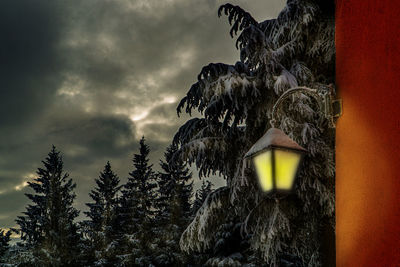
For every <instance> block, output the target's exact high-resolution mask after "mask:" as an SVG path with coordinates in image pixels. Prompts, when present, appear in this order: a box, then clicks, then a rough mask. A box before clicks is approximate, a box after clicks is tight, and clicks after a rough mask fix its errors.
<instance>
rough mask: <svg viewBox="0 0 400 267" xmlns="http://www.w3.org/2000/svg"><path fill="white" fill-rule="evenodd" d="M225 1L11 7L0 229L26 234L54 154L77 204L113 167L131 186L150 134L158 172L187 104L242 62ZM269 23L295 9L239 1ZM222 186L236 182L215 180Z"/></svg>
mask: <svg viewBox="0 0 400 267" xmlns="http://www.w3.org/2000/svg"><path fill="white" fill-rule="evenodd" d="M224 3H225V1H219V0H218V1H217V0H196V1H195V0H133V1H129V0H118V1H116V0H115V1H111V0H103V1H99V0H81V1H75V0H68V1H61V0H60V1H56V0H43V1H39V0H37V1H31V0H26V1H22V0H21V1H15V0H9V1H1V3H0V228H8V227H13V226H15V225H16V224H15V222H14V220H15V218H16V216H18V215H20V214H21V212H22V211H24V209H25V206H26V205H27V203H28V199H27V198H26V197H25V196H24V192H28V191H29V189H28V188H27V187H26V181H29V180H31V179H33V178H34V177H35V171H36V169H37V168H38V167H41V160H43V159H44V158H45V157H46V155H47V153H48V152H49V150H50V149H51V145H52V144H54V145H56V147H57V148H58V149H59V150H61V151H62V153H63V159H64V166H65V170H66V171H67V172H69V173H70V176H71V177H72V178H73V179H74V181H75V182H76V183H77V189H76V193H77V195H78V196H77V199H76V202H75V205H76V207H77V208H79V209H81V210H85V209H86V208H85V205H84V203H85V202H87V201H88V200H89V199H88V192H89V190H90V189H91V188H92V186H93V185H94V181H93V180H94V178H96V177H97V176H98V173H99V171H101V170H102V168H103V166H104V164H105V163H106V161H107V160H110V161H111V165H112V167H113V169H114V170H115V171H116V172H117V174H118V175H119V176H120V178H121V180H122V181H123V182H124V181H125V177H126V176H127V173H128V172H129V171H130V170H131V169H132V167H131V158H132V155H133V154H134V153H136V152H137V148H138V140H139V139H140V137H141V136H142V135H145V137H146V139H147V141H148V144H149V145H150V148H151V160H152V163H153V164H154V165H155V166H156V167H158V159H160V158H161V157H162V154H163V151H164V149H165V147H166V146H167V145H168V144H169V143H170V141H171V139H172V137H173V135H174V133H175V132H176V131H177V129H178V127H179V126H180V125H182V124H183V123H184V122H185V121H186V120H187V116H183V117H182V118H180V119H179V118H178V117H177V116H176V106H177V103H178V101H179V100H180V99H181V98H182V97H183V96H184V95H185V93H186V92H187V90H188V89H189V88H190V85H191V84H192V83H193V82H195V81H196V77H197V74H198V73H199V72H200V70H201V67H202V66H204V65H207V64H208V63H210V62H224V63H231V64H232V63H234V62H236V61H237V60H238V58H239V53H238V51H237V50H236V49H235V46H234V40H232V39H231V38H230V36H229V24H228V22H227V19H226V17H221V18H218V16H217V9H218V7H219V5H221V4H224ZM231 3H233V4H238V5H240V6H241V7H242V8H245V9H246V10H248V11H249V12H250V13H251V14H252V15H253V16H254V17H255V18H256V19H257V20H258V21H262V20H265V19H268V18H272V17H276V16H277V14H278V13H279V11H280V10H281V9H282V8H283V6H284V4H285V1H284V0H242V1H239V0H237V1H231ZM213 182H214V183H215V184H216V185H221V184H223V183H224V181H221V178H219V179H216V178H214V179H213Z"/></svg>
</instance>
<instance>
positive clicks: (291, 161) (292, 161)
mask: <svg viewBox="0 0 400 267" xmlns="http://www.w3.org/2000/svg"><path fill="white" fill-rule="evenodd" d="M274 153H275V175H276V176H275V177H276V187H277V189H282V190H290V189H291V188H292V185H293V182H294V178H295V176H296V171H297V167H298V165H299V163H300V157H301V155H300V154H298V153H295V152H291V151H285V150H279V149H276V150H275V151H274Z"/></svg>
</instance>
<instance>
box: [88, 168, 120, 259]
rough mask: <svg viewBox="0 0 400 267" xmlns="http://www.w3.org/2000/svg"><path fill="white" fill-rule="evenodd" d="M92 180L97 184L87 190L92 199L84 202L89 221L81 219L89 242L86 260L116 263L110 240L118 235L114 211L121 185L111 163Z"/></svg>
mask: <svg viewBox="0 0 400 267" xmlns="http://www.w3.org/2000/svg"><path fill="white" fill-rule="evenodd" d="M95 182H96V185H97V187H96V188H95V189H94V190H91V192H90V193H89V195H90V197H91V198H92V200H93V202H91V203H87V204H86V205H87V206H88V207H89V211H88V212H85V214H86V216H87V217H89V220H86V221H84V222H83V224H84V226H85V235H86V236H87V238H88V241H89V242H88V243H89V245H88V247H87V250H88V254H89V255H88V256H89V262H90V261H94V262H95V265H110V264H112V263H115V262H116V259H115V258H114V255H113V253H114V251H113V244H114V242H113V241H114V239H115V238H117V229H116V223H117V222H116V220H117V218H116V215H117V214H116V211H117V204H118V192H119V190H120V188H121V187H120V186H119V178H118V176H117V175H116V174H115V173H114V172H113V171H112V169H111V164H110V162H107V164H106V165H105V166H104V170H103V171H102V172H100V176H99V177H98V178H97V179H95Z"/></svg>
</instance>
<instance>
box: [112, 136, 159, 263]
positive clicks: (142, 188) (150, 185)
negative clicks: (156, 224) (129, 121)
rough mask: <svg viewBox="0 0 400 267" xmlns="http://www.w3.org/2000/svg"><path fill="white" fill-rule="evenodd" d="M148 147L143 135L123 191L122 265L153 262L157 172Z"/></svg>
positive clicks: (121, 208)
mask: <svg viewBox="0 0 400 267" xmlns="http://www.w3.org/2000/svg"><path fill="white" fill-rule="evenodd" d="M149 153H150V148H149V146H148V145H147V144H146V143H145V139H144V137H142V139H141V140H140V142H139V154H135V155H134V157H133V160H132V161H133V166H134V170H133V171H132V172H130V173H129V177H128V181H127V183H126V184H125V185H124V187H123V189H122V190H121V192H122V196H121V201H120V207H119V212H118V213H119V215H118V216H119V218H118V221H119V228H120V231H121V232H120V233H121V234H122V237H121V239H120V246H119V247H120V252H123V253H124V254H122V255H121V254H120V255H119V258H120V259H121V261H122V264H125V265H128V266H131V265H135V266H148V264H150V262H151V255H152V244H153V238H154V233H153V230H152V222H153V217H154V202H155V194H156V192H155V188H156V187H157V184H156V174H155V173H154V171H153V169H152V167H153V165H151V164H149V158H148V155H149Z"/></svg>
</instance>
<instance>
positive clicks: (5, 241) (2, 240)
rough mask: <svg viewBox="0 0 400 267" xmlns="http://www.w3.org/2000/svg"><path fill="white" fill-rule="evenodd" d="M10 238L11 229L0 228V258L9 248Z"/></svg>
mask: <svg viewBox="0 0 400 267" xmlns="http://www.w3.org/2000/svg"><path fill="white" fill-rule="evenodd" d="M10 240H11V230H8V231H5V230H2V229H0V260H1V258H2V257H3V256H4V254H5V253H6V252H7V250H8V249H9V243H10Z"/></svg>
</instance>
